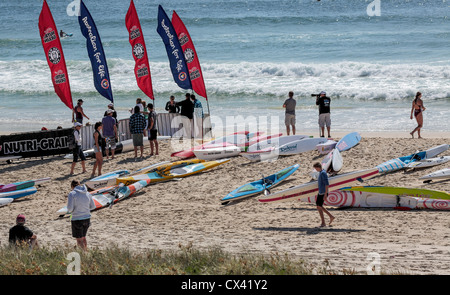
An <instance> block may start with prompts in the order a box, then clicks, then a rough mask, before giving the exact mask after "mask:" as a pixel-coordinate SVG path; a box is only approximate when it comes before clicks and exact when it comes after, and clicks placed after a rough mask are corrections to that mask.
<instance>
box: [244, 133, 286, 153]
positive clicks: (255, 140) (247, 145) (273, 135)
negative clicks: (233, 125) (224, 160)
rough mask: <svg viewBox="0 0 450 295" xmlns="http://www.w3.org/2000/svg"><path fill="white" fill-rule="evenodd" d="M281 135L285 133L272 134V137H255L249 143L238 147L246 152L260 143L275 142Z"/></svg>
mask: <svg viewBox="0 0 450 295" xmlns="http://www.w3.org/2000/svg"><path fill="white" fill-rule="evenodd" d="M281 135H283V133H277V134H270V135H260V136H256V137H253V138H251V139H249V140H248V141H246V142H244V143H240V144H237V145H236V146H238V147H239V148H241V150H242V151H243V152H245V151H247V150H248V148H249V147H250V146H252V145H255V144H258V143H259V142H263V141H267V140H273V139H276V138H279V137H280V136H281Z"/></svg>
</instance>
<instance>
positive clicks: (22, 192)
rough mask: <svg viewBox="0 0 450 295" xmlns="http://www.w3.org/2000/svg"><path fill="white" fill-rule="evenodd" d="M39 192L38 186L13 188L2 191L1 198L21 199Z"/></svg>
mask: <svg viewBox="0 0 450 295" xmlns="http://www.w3.org/2000/svg"><path fill="white" fill-rule="evenodd" d="M36 192H37V188H36V187H34V186H33V187H27V188H23V189H18V190H13V191H6V192H2V193H0V198H12V199H19V198H22V197H25V196H29V195H32V194H34V193H36Z"/></svg>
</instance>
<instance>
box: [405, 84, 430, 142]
mask: <svg viewBox="0 0 450 295" xmlns="http://www.w3.org/2000/svg"><path fill="white" fill-rule="evenodd" d="M425 110H426V108H425V107H424V106H423V101H422V93H420V92H417V93H416V97H415V98H414V100H413V102H412V107H411V116H410V119H411V120H412V118H413V112H414V117H416V121H417V127H416V128H415V129H414V130H413V131H412V132H411V133H409V134H411V136H412V138H414V132H416V131H417V135H418V136H419V137H418V138H422V137H421V136H420V129H421V128H422V126H423V114H422V113H423V111H425Z"/></svg>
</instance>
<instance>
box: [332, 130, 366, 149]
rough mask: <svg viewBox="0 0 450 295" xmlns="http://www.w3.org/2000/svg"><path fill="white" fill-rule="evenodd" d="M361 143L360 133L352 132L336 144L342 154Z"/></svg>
mask: <svg viewBox="0 0 450 295" xmlns="http://www.w3.org/2000/svg"><path fill="white" fill-rule="evenodd" d="M360 141H361V135H359V133H358V132H352V133H349V134H347V135H345V136H344V137H342V138H341V140H339V141H338V143H337V144H336V148H337V149H338V150H339V151H340V152H342V151H346V150H349V149H351V148H352V147H354V146H355V145H357V144H358V143H359V142H360Z"/></svg>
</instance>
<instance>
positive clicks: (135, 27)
mask: <svg viewBox="0 0 450 295" xmlns="http://www.w3.org/2000/svg"><path fill="white" fill-rule="evenodd" d="M125 25H126V26H127V30H128V33H129V35H130V36H129V40H130V44H131V48H132V49H133V57H134V60H135V62H136V63H135V66H134V74H135V75H136V82H137V84H138V86H139V88H140V89H141V90H142V91H143V92H144V93H145V94H146V95H147V96H148V97H150V98H151V99H153V100H154V99H155V98H154V96H153V88H152V77H151V74H150V64H149V63H148V57H147V48H146V47H145V41H144V35H143V34H142V29H141V24H140V22H139V17H138V15H137V12H136V8H135V7H134V3H133V0H131V1H130V7H129V8H128V12H127V15H126V17H125Z"/></svg>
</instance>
